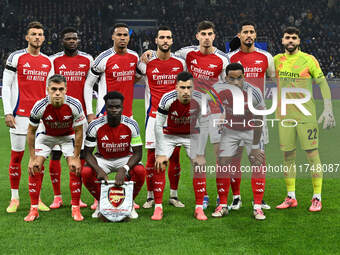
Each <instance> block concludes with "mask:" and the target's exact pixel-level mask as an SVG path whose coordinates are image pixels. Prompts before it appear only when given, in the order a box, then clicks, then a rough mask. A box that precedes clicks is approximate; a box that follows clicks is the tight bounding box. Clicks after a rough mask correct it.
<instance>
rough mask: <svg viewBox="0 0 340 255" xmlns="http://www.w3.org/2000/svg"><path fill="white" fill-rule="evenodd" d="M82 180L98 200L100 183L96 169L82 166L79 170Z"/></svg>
mask: <svg viewBox="0 0 340 255" xmlns="http://www.w3.org/2000/svg"><path fill="white" fill-rule="evenodd" d="M81 177H82V181H83V183H84V185H85V187H86V188H87V189H88V190H89V192H90V193H91V195H92V196H94V198H95V199H97V200H98V201H99V200H100V183H96V181H98V179H97V174H96V171H94V170H92V168H91V167H89V166H84V167H83V169H82V171H81Z"/></svg>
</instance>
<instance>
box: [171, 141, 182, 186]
mask: <svg viewBox="0 0 340 255" xmlns="http://www.w3.org/2000/svg"><path fill="white" fill-rule="evenodd" d="M180 151H181V147H179V146H177V147H176V148H175V150H174V152H173V153H172V155H171V157H170V159H169V167H168V177H169V182H170V189H173V190H177V189H178V183H179V177H180V175H181V174H180V173H181V165H180V162H179V155H180Z"/></svg>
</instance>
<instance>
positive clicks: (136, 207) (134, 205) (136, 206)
mask: <svg viewBox="0 0 340 255" xmlns="http://www.w3.org/2000/svg"><path fill="white" fill-rule="evenodd" d="M133 207H134V208H135V209H136V210H137V209H139V208H140V206H139V205H138V204H136V203H135V201H133Z"/></svg>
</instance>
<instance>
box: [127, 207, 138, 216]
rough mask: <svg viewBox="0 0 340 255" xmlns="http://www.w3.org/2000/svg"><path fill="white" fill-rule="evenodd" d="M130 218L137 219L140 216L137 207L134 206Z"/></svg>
mask: <svg viewBox="0 0 340 255" xmlns="http://www.w3.org/2000/svg"><path fill="white" fill-rule="evenodd" d="M129 218H130V219H137V218H138V213H137V212H136V209H135V207H132V211H131V214H130V217H129Z"/></svg>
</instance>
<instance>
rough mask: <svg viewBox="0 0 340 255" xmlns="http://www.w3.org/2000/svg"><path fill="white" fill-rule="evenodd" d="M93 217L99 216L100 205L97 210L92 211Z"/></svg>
mask: <svg viewBox="0 0 340 255" xmlns="http://www.w3.org/2000/svg"><path fill="white" fill-rule="evenodd" d="M92 218H95V219H96V218H99V206H97V208H96V210H95V211H94V212H93V213H92Z"/></svg>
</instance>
